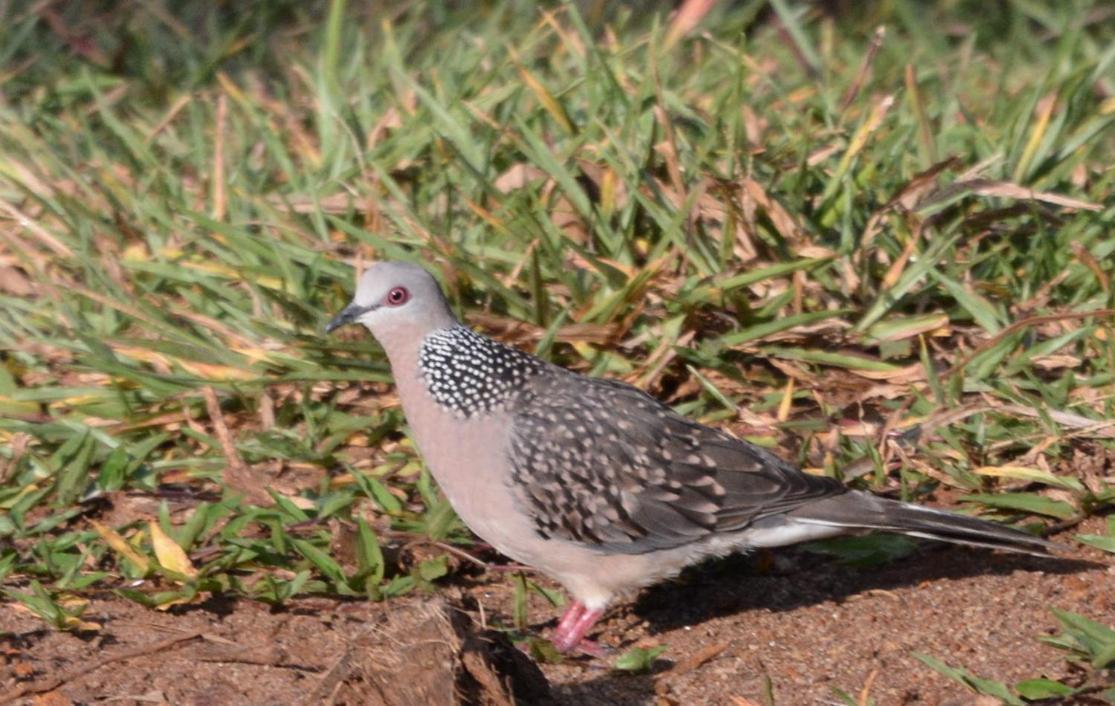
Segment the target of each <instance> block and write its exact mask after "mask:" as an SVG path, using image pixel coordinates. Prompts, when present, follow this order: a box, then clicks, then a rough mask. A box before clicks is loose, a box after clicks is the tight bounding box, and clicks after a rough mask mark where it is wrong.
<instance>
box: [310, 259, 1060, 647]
mask: <svg viewBox="0 0 1115 706" xmlns="http://www.w3.org/2000/svg"><path fill="white" fill-rule="evenodd" d="M348 323H361V324H363V325H364V326H366V327H367V328H368V329H369V330H370V331H371V332H372V334H373V335H374V336H375V338H376V339H377V340H378V341H379V342H380V344H381V345H382V346H383V348H384V350H385V351H386V353H387V357H388V359H389V361H390V364H391V369H392V372H393V375H394V378H395V382H396V385H397V386H398V391H399V397H400V399H401V401H402V406H403V410H404V412H405V414H406V417H407V421H408V422H409V424H410V427H411V430H412V433H413V435H414V439H415V441H416V443H417V445H418V449H419V451H420V452H421V454H422V455H423V457H424V458H425V461H426V463H427V465H428V467H429V469H430V471H431V473H432V474H433V476H434V478H435V479H437V482H438V485H439V486H440V487H441V489H442V491H443V492H444V493H445V495H446V497H447V498H448V499H449V502H450V503H451V504H452V505H453V508H454V509H455V510H456V512H457V514H458V515H459V516H460V518H461V519H462V520H463V521H464V523H465V524H466V525H467V526H468V527H469V528H470V529H471V530H472V531H473V532H475V533H476V534H477V535H478V536H479V537H481V538H482V539H484V540H485V541H486V542H488V543H489V544H491V545H492V546H493V547H495V548H496V549H498V550H499V551H500V552H502V553H503V554H505V555H507V556H508V557H511V558H512V559H515V560H516V561H519V562H522V563H523V564H526V565H528V566H532V567H535V568H537V569H538V570H540V571H541V572H543V573H545V574H548V575H549V576H551V577H553V578H554V579H556V580H557V581H559V582H560V583H561V584H562V585H564V586H565V588H566V589H567V590H568V591H569V593H570V594H572V597H573V599H574V600H573V602H572V604H571V605H570V606H569V607H568V608H567V610H566V612H565V614H564V616H563V617H562V618H561V620H560V622H559V624H558V627H557V629H556V631H555V633H554V637H553V642H554V645H555V646H556V647H557V649H559V650H561V651H570V650H573V649H576V648H578V647H580V648H581V649H583V650H585V651H590V647H589V646H590V645H591V643H590V642H589V641H587V640H585V639H584V638H585V635H586V633H587V632H588V631H589V629H590V628H591V627H592V626H593V624H594V623H595V622H596V621H597V620H598V619H599V618H600V616H601V615H602V614H603V612H604V610H605V608H606V607H607V606H608V604H609V603H610V602H611V601H612V600H613V599H614V598H615V597H616V596H617V595H620V594H624V593H628V592H631V591H633V590H635V589H638V588H640V587H643V586H648V585H650V584H653V583H656V582H658V581H661V580H663V579H666V578H668V577H671V576H674V575H676V574H677V573H678V572H680V571H681V570H682V569H683V568H684V567H686V566H688V565H690V564H693V563H695V562H697V561H700V560H702V559H705V558H707V557H715V556H723V555H726V554H729V553H732V552H739V551H747V550H751V549H755V548H759V547H778V546H784V545H788V544H794V543H797V542H804V541H809V540H815V539H821V538H826V537H833V536H837V535H845V534H856V533H863V532H866V531H872V530H882V531H888V532H897V533H901V534H906V535H911V536H914V537H927V538H931V539H937V540H943V541H947V542H955V543H958V544H968V545H974V546H979V547H992V548H996V549H1006V550H1012V551H1021V552H1026V553H1033V554H1044V553H1046V551H1047V550H1048V549H1049V548H1050V547H1051V546H1052V545H1051V544H1050V543H1048V542H1046V541H1044V540H1042V539H1039V538H1037V537H1034V536H1032V535H1030V534H1027V533H1025V532H1021V531H1019V530H1015V529H1011V528H1009V527H1005V526H1002V525H999V524H995V523H992V522H987V521H984V520H978V519H975V518H972V517H967V516H964V515H959V514H955V513H949V512H944V511H941V510H934V509H930V508H926V507H919V506H917V505H912V504H909V503H903V502H898V501H895V500H889V499H885V498H880V497H876V496H874V495H871V494H869V493H864V492H859V491H854V490H850V489H848V488H846V487H845V486H844V485H843V484H842V483H841V482H840V481H838V480H836V479H834V478H827V477H823V476H815V475H809V474H806V473H803V472H802V471H800V470H799V469H797V468H795V467H794V466H793V465H791V464H789V463H787V462H786V461H784V460H782V459H781V458H779V457H777V456H775V455H773V454H771V453H769V452H767V451H765V450H763V449H761V448H758V447H756V446H754V445H752V444H749V443H747V442H746V441H741V440H739V439H737V438H735V437H732V436H730V435H728V434H726V433H724V432H722V431H718V430H716V429H711V428H709V427H706V426H703V425H701V424H698V423H696V422H693V421H690V420H689V419H686V418H685V417H682V416H680V415H678V414H677V413H675V412H674V411H673V410H671V409H670V408H669V407H667V406H665V405H663V404H662V403H660V402H658V401H657V400H655V399H654V398H652V397H650V396H649V395H647V394H645V393H644V392H642V391H640V390H638V389H637V388H635V387H632V386H630V385H627V384H624V383H622V382H617V381H614V380H607V379H600V378H591V377H587V376H584V375H581V374H578V373H574V372H572V371H569V370H566V369H564V368H560V367H558V366H556V365H552V364H550V363H547V362H545V361H542V360H540V359H538V358H535V357H534V356H531V355H529V354H527V353H524V352H522V351H520V350H517V349H515V348H512V347H510V346H507V345H504V344H502V343H499V342H497V341H494V340H492V339H490V338H487V337H485V336H482V335H480V334H478V333H476V332H474V331H473V330H472V329H469V328H467V327H466V326H463V325H462V324H461V323H460V322H459V321H458V320H457V318H456V317H455V316H454V315H453V313H452V311H451V310H450V308H449V304H448V303H447V302H446V300H445V297H444V296H443V295H442V292H441V290H440V288H439V287H438V285H437V283H436V282H435V280H434V278H433V277H432V276H431V275H430V274H429V273H427V272H426V271H425V270H424V269H422V268H421V267H418V266H416V265H411V264H405V263H401V262H380V263H377V264H374V265H373V266H372V267H370V268H369V269H368V270H367V271H366V272H365V273H364V275H363V276H362V277H361V279H360V281H359V285H358V286H357V289H356V296H355V297H354V299H353V301H352V303H351V304H349V305H348V306H347V307H345V309H344V310H343V311H341V312H340V313H339V314H338V315H337V316H336V317H335V318H334V319H333V320H332V321H331V322H330V323H329V325H328V326H327V327H326V331H327V332H328V331H332V330H333V329H335V328H337V327H339V326H342V325H344V324H348ZM582 641H583V642H582Z"/></svg>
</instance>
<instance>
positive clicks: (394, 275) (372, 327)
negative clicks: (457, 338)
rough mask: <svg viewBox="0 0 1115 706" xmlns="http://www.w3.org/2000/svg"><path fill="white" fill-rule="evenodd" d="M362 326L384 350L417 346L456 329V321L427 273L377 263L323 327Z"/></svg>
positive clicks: (400, 264) (399, 264) (401, 264)
mask: <svg viewBox="0 0 1115 706" xmlns="http://www.w3.org/2000/svg"><path fill="white" fill-rule="evenodd" d="M353 323H359V324H364V326H366V327H367V328H368V330H369V331H371V332H372V335H373V336H375V337H376V339H377V340H379V342H380V343H382V344H384V345H385V346H389V345H393V344H399V343H403V342H405V341H414V342H418V341H421V340H422V339H423V338H425V336H426V334H428V333H430V332H431V331H437V330H439V329H446V328H452V327H453V326H456V325H457V318H456V317H455V316H453V312H452V311H450V309H449V303H448V302H446V301H445V297H444V296H443V295H442V293H441V288H440V287H438V284H437V282H436V281H435V280H434V278H433V276H431V275H430V273H429V272H427V271H426V270H424V269H422V268H421V267H419V266H418V265H411V264H409V263H406V262H377V263H375V264H373V265H372V266H371V267H369V268H368V269H367V270H366V271H365V272H364V274H363V275H362V276H361V277H360V282H359V283H357V285H356V295H355V296H354V297H353V298H352V303H351V304H349V305H348V306H346V307H345V308H344V310H343V311H341V313H339V314H337V315H336V316H335V317H333V320H332V321H330V322H329V324H328V325H327V326H326V327H325V332H326V333H329V332H330V331H332V330H333V329H336V328H338V327H340V326H344V325H345V324H353Z"/></svg>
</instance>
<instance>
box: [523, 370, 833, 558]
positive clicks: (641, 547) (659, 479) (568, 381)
mask: <svg viewBox="0 0 1115 706" xmlns="http://www.w3.org/2000/svg"><path fill="white" fill-rule="evenodd" d="M511 413H512V435H511V448H510V457H511V466H512V469H511V471H512V473H511V475H512V478H511V480H512V483H513V484H514V485H515V487H516V489H517V490H518V491H519V495H520V497H521V498H522V500H523V502H524V503H525V505H526V507H527V509H528V511H529V514H530V515H531V517H532V519H533V521H534V524H535V526H536V528H537V529H538V531H539V533H540V534H542V535H543V536H548V537H561V538H564V539H569V540H574V541H579V542H584V543H588V544H593V545H596V546H598V547H600V548H601V549H602V550H605V551H609V552H616V553H624V554H639V553H643V552H647V551H651V550H655V549H666V548H671V547H677V546H681V545H684V544H688V543H691V542H696V541H699V540H701V539H703V538H705V537H707V536H709V535H710V534H713V533H718V532H732V531H735V530H740V529H744V528H746V527H747V526H748V525H750V524H751V523H752V522H754V521H755V520H757V519H760V518H762V517H766V516H769V515H774V514H778V513H782V512H787V511H789V510H792V509H794V508H796V507H799V506H801V505H803V504H805V503H808V502H810V501H812V500H815V499H818V498H822V497H827V496H831V495H838V494H840V493H843V492H845V490H846V489H845V487H844V486H843V484H841V483H840V482H839V481H837V480H836V479H833V478H823V477H819V476H811V475H808V474H805V473H803V472H801V471H800V470H798V469H797V468H794V467H793V466H792V465H790V464H788V463H787V462H785V461H783V460H782V459H780V458H778V457H777V456H774V455H773V454H770V453H768V452H767V451H764V450H762V449H760V448H757V447H755V446H753V445H751V444H749V443H747V442H744V441H740V440H738V439H735V438H733V437H731V436H728V435H727V434H725V433H723V432H720V431H717V430H715V429H710V428H709V427H705V426H702V425H700V424H696V423H694V422H692V421H690V420H688V419H685V418H684V417H681V416H680V415H678V414H676V413H675V412H673V411H672V410H671V409H669V408H668V407H666V406H665V405H663V404H661V403H660V402H658V401H657V400H655V399H654V398H652V397H650V396H649V395H647V394H645V393H644V392H642V391H640V390H638V389H637V388H634V387H631V386H630V385H626V384H624V383H620V382H616V381H613V380H604V379H595V378H585V377H581V376H579V375H573V374H562V375H556V376H538V377H535V378H533V379H532V381H531V382H530V383H529V384H528V386H527V388H526V389H525V390H523V392H522V394H521V395H520V397H519V399H518V401H517V402H516V403H515V404H514V406H513V408H512V409H511Z"/></svg>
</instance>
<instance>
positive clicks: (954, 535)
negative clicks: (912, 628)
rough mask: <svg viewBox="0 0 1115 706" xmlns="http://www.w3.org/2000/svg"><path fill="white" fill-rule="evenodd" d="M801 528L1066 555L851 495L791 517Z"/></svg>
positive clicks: (977, 525) (992, 529)
mask: <svg viewBox="0 0 1115 706" xmlns="http://www.w3.org/2000/svg"><path fill="white" fill-rule="evenodd" d="M788 515H789V516H791V517H793V518H794V519H795V520H797V521H799V522H804V523H808V524H818V525H825V526H831V527H842V528H846V529H848V530H851V531H855V530H878V531H882V532H897V533H899V534H906V535H910V536H911V537H924V538H927V539H936V540H940V541H942V542H952V543H954V544H967V545H970V546H973V547H988V548H991V549H1002V550H1005V551H1011V552H1022V553H1025V554H1036V555H1038V556H1048V555H1049V554H1051V553H1053V552H1055V551H1058V550H1061V549H1063V547H1061V546H1060V545H1058V544H1055V543H1053V542H1049V541H1046V540H1044V539H1042V538H1041V537H1035V536H1034V535H1032V534H1029V533H1027V532H1023V531H1021V530H1017V529H1014V528H1013V527H1007V526H1006V525H1001V524H999V523H997V522H988V521H987V520H980V519H977V518H975V517H969V516H967V515H961V514H958V513H955V512H947V511H945V510H935V509H933V508H929V507H922V506H920V505H912V504H910V503H903V502H898V501H896V500H889V499H887V498H880V497H878V496H875V495H871V494H869V493H861V492H858V491H850V492H847V493H842V494H840V495H835V496H831V497H828V498H825V499H823V500H818V501H817V502H813V503H809V504H807V505H803V506H802V507H800V508H798V509H796V510H794V511H792V512H790V513H788Z"/></svg>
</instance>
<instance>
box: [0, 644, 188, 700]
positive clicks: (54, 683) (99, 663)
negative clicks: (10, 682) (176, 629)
mask: <svg viewBox="0 0 1115 706" xmlns="http://www.w3.org/2000/svg"><path fill="white" fill-rule="evenodd" d="M199 637H202V634H201V633H200V632H189V633H184V634H182V635H177V636H175V637H171V638H168V639H166V640H163V641H162V642H156V643H155V644H153V645H143V646H142V647H133V648H131V649H129V650H121V651H120V652H117V653H116V654H112V655H109V656H107V657H102V658H101V659H98V660H96V661H93V662H90V663H88V664H83V665H82V666H80V667H78V668H77V669H74V670H71V671H69V672H67V673H65V674H63V675H62V676H58V677H52V678H50V679H45V680H42V681H36V682H32V683H30V684H24V685H23V686H20V687H18V688H16V689H13V690H11V691H9V692H7V693H6V694H0V704H7V703H11V702H13V701H15V700H16V699H20V698H23V697H24V696H27V695H28V694H42V693H45V692H48V691H54V690H55V689H57V688H59V687H61V686H63V685H64V684H66V683H67V682H71V681H74V680H75V679H80V678H81V677H83V676H85V675H86V674H89V673H91V672H95V671H97V670H98V669H100V668H101V667H104V666H106V665H109V664H112V663H113V662H122V661H125V660H129V659H133V658H135V657H145V656H147V655H150V654H153V653H155V652H161V651H163V650H165V649H169V648H171V647H174V646H175V645H177V644H178V643H180V642H187V641H189V640H194V639H196V638H199Z"/></svg>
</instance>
